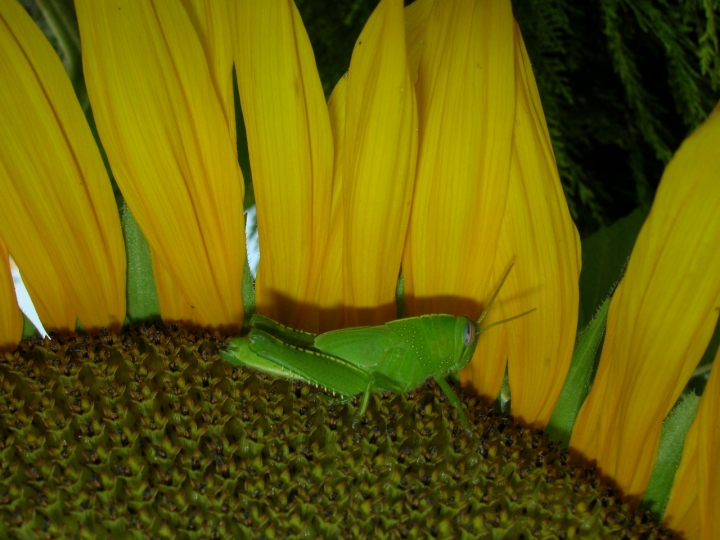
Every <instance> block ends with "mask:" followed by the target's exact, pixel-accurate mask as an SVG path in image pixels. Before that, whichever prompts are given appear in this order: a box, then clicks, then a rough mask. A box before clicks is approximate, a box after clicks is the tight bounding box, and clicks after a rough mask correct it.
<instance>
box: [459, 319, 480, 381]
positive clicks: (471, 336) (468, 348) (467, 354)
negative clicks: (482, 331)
mask: <svg viewBox="0 0 720 540" xmlns="http://www.w3.org/2000/svg"><path fill="white" fill-rule="evenodd" d="M453 335H454V339H453V342H454V348H455V354H454V355H453V359H454V363H455V365H454V366H453V369H456V370H460V369H462V368H464V367H465V366H466V365H467V363H468V362H469V361H470V359H471V358H472V355H473V353H474V352H475V347H476V346H477V338H478V335H479V329H478V325H477V323H476V322H475V321H473V320H472V319H468V318H467V317H458V318H457V319H456V320H455V329H454V333H453Z"/></svg>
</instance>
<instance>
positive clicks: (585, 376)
mask: <svg viewBox="0 0 720 540" xmlns="http://www.w3.org/2000/svg"><path fill="white" fill-rule="evenodd" d="M609 306H610V298H607V299H605V301H604V302H603V303H602V305H601V306H600V309H599V310H598V312H597V313H596V315H595V317H594V318H593V319H592V320H591V321H590V324H588V326H587V328H585V330H584V331H583V332H582V333H581V334H580V336H579V337H578V340H577V343H576V345H575V351H574V352H573V357H572V362H571V363H570V369H569V370H568V374H567V378H566V379H565V385H564V386H563V389H562V392H560V398H559V399H558V402H557V405H555V410H554V411H553V415H552V417H551V418H550V423H549V424H548V425H547V428H546V429H545V431H546V433H547V434H548V436H549V437H550V439H551V440H553V441H559V442H561V443H562V444H564V445H565V446H566V447H567V445H568V444H569V443H570V434H571V433H572V428H573V426H574V425H575V419H576V418H577V415H578V413H579V412H580V407H581V406H582V404H583V402H584V401H585V398H586V397H587V395H588V392H589V391H590V383H591V382H592V379H593V374H594V373H595V366H596V361H595V358H596V356H597V350H598V347H599V346H600V344H601V343H602V340H603V335H604V333H605V324H606V322H607V313H608V308H609Z"/></svg>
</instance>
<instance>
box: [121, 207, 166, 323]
mask: <svg viewBox="0 0 720 540" xmlns="http://www.w3.org/2000/svg"><path fill="white" fill-rule="evenodd" d="M120 222H121V224H122V231H123V238H124V239H125V252H126V253H127V318H128V319H129V320H130V322H132V323H139V322H158V321H160V303H159V302H158V296H157V289H156V288H155V277H154V275H153V267H152V259H151V257H150V246H149V245H148V243H147V240H145V237H144V236H143V233H142V231H140V227H138V224H137V222H136V221H135V218H134V217H133V215H132V213H131V212H130V209H129V208H128V207H127V205H125V206H123V207H122V210H121V215H120Z"/></svg>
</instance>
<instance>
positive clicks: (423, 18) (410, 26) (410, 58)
mask: <svg viewBox="0 0 720 540" xmlns="http://www.w3.org/2000/svg"><path fill="white" fill-rule="evenodd" d="M433 1H434V0H416V1H415V2H413V3H412V4H410V5H409V6H407V7H406V8H405V41H406V47H407V63H408V71H409V72H410V78H411V80H412V83H413V84H415V83H416V82H417V78H418V67H419V66H420V58H422V51H423V49H424V47H425V33H426V32H427V26H428V22H429V20H430V13H431V12H432V6H433Z"/></svg>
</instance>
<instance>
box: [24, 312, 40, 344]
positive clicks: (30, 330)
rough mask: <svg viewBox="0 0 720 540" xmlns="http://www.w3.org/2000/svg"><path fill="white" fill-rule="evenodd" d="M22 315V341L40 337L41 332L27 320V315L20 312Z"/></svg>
mask: <svg viewBox="0 0 720 540" xmlns="http://www.w3.org/2000/svg"><path fill="white" fill-rule="evenodd" d="M20 313H21V314H22V318H23V329H22V339H28V338H31V337H35V336H39V335H40V331H39V330H38V329H37V328H36V327H35V325H34V324H33V322H32V321H31V320H30V319H28V318H27V315H25V314H24V313H22V311H21V312H20Z"/></svg>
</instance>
